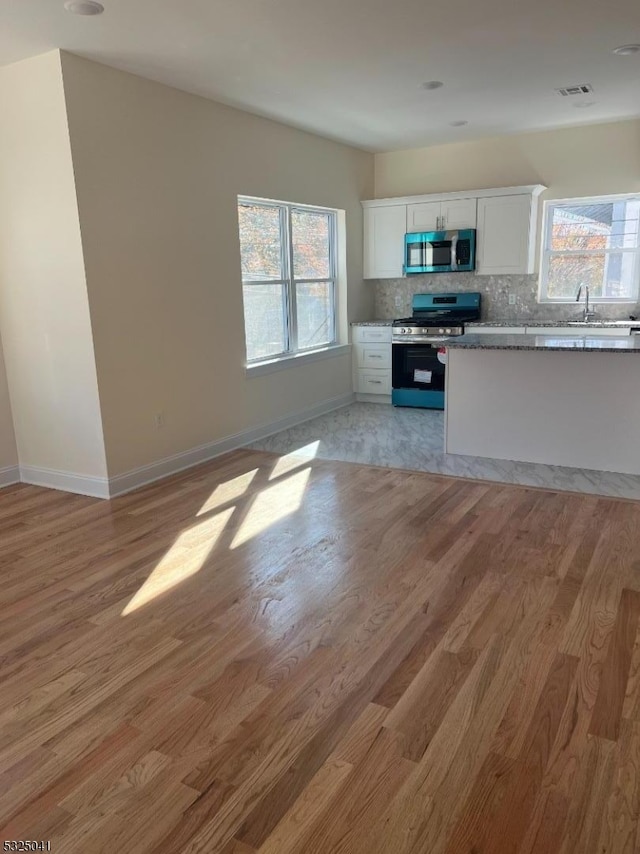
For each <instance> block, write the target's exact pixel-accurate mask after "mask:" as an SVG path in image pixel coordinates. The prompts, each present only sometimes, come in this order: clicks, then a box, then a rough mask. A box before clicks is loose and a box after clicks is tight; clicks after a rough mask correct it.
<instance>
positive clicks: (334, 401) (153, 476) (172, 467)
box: [73, 392, 355, 498]
mask: <svg viewBox="0 0 640 854" xmlns="http://www.w3.org/2000/svg"><path fill="white" fill-rule="evenodd" d="M354 400H355V394H353V392H349V393H348V394H342V395H340V396H338V397H332V398H329V400H324V401H322V403H317V404H315V405H314V406H310V407H308V408H307V409H303V410H300V411H299V412H296V413H294V414H293V415H287V416H286V417H285V418H280V419H279V420H278V421H272V422H270V423H269V424H262V425H261V426H259V427H252V428H251V429H250V430H243V431H241V432H240V433H234V434H233V435H232V436H227V437H226V438H224V439H219V440H217V441H216V442H209V443H208V444H206V445H200V446H199V447H197V448H191V449H190V450H188V451H183V452H182V453H180V454H174V455H173V456H171V457H165V458H164V459H162V460H158V461H157V462H155V463H150V464H149V465H146V466H140V468H136V469H132V470H131V471H128V472H125V473H124V474H119V475H116V476H115V477H112V478H110V479H109V489H108V492H109V497H111V498H115V497H116V496H117V495H123V494H124V493H125V492H131V490H133V489H138V488H139V487H141V486H145V484H147V483H152V482H153V481H155V480H160V479H161V478H163V477H168V476H169V475H171V474H177V473H178V472H180V471H184V470H185V469H188V468H191V467H192V466H197V465H198V464H199V463H204V462H207V460H211V459H213V458H214V457H218V456H220V454H226V453H227V452H228V451H235V450H236V449H237V448H242V447H244V446H245V445H250V444H251V443H252V442H258V441H259V440H260V439H266V438H267V436H272V435H273V434H274V433H278V432H279V431H280V430H286V429H287V428H289V427H295V426H296V425H297V424H302V423H303V422H304V421H309V420H310V419H311V418H316V417H317V416H318V415H324V414H325V413H327V412H332V411H333V410H334V409H341V408H342V407H343V406H349V404H351V403H353V402H354ZM73 491H76V490H73ZM92 494H93V493H92ZM101 497H106V496H101Z"/></svg>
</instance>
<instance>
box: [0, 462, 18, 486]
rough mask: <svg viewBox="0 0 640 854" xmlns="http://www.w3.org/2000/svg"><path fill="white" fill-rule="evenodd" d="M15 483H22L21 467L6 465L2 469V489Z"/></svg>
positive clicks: (0, 480) (0, 475)
mask: <svg viewBox="0 0 640 854" xmlns="http://www.w3.org/2000/svg"><path fill="white" fill-rule="evenodd" d="M14 483H20V468H19V467H18V466H5V468H2V469H0V489H2V487H3V486H11V485H12V484H14Z"/></svg>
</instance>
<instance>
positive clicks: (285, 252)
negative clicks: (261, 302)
mask: <svg viewBox="0 0 640 854" xmlns="http://www.w3.org/2000/svg"><path fill="white" fill-rule="evenodd" d="M242 205H248V206H252V207H265V208H276V209H277V210H278V211H279V222H280V265H281V266H280V269H281V272H282V274H283V278H282V279H259V280H257V279H247V280H245V279H244V278H243V277H242V243H241V242H240V241H239V243H240V279H241V284H242V297H243V310H244V288H245V287H253V286H256V285H282V286H283V321H282V322H283V332H284V341H285V345H286V346H285V349H284V350H281V351H280V352H278V353H271V354H269V355H268V356H261V357H259V358H257V359H249V358H248V356H247V327H246V321H244V318H243V322H244V334H245V358H246V367H247V368H249V369H250V368H254V367H257V366H260V365H264V364H266V363H271V362H279V361H286V360H289V359H299V357H300V356H304V355H310V354H313V353H318V352H320V351H323V350H326V349H328V348H333V347H336V346H337V345H338V323H337V314H338V312H337V300H338V212H337V211H336V210H334V209H333V208H325V207H321V206H318V205H303V204H298V203H293V202H279V201H274V200H272V199H260V198H256V197H254V196H238V200H237V208H238V210H239V208H240V207H241V206H242ZM294 211H300V212H304V213H309V212H311V213H319V214H323V215H327V216H328V217H329V273H330V275H329V277H323V278H316V279H312V278H295V277H294V270H295V265H294V256H293V225H292V216H291V214H292V212H294ZM239 229H240V225H239V218H238V237H240V234H239ZM325 283H326V284H328V285H329V291H330V326H329V333H330V337H331V340H330V341H328V342H326V343H323V344H317V345H316V344H314V345H312V346H310V347H300V346H299V342H298V312H297V286H298V285H301V284H325Z"/></svg>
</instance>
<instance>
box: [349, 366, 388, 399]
mask: <svg viewBox="0 0 640 854" xmlns="http://www.w3.org/2000/svg"><path fill="white" fill-rule="evenodd" d="M356 383H357V391H358V393H359V394H391V371H365V370H362V369H360V370H359V371H358V372H357V374H356Z"/></svg>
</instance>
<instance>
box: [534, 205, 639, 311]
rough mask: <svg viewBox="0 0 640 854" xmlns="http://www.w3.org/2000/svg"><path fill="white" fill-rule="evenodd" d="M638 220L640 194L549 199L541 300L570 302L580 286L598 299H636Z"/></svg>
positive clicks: (599, 300)
mask: <svg viewBox="0 0 640 854" xmlns="http://www.w3.org/2000/svg"><path fill="white" fill-rule="evenodd" d="M639 218H640V196H638V195H635V196H601V197H598V198H594V199H571V200H566V201H562V202H547V204H546V205H545V216H544V237H543V247H542V264H541V274H540V299H541V301H543V302H571V301H573V300H575V298H576V294H577V292H578V288H579V287H580V285H587V286H588V287H589V290H590V295H591V299H592V300H593V301H595V302H635V301H636V300H637V299H638V280H639V278H640V263H639V262H640V229H639Z"/></svg>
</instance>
